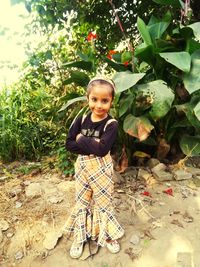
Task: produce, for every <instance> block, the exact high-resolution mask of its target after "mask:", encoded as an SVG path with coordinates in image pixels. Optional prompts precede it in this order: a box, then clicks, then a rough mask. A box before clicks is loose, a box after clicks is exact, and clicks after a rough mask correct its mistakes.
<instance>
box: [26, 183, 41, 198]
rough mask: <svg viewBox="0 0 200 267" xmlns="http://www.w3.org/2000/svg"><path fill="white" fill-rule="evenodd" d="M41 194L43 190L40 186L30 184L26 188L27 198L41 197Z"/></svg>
mask: <svg viewBox="0 0 200 267" xmlns="http://www.w3.org/2000/svg"><path fill="white" fill-rule="evenodd" d="M42 192H43V189H42V187H41V184H39V183H32V184H30V185H28V186H27V188H26V191H25V194H26V196H27V197H36V196H41V195H42Z"/></svg>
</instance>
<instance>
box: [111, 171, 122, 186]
mask: <svg viewBox="0 0 200 267" xmlns="http://www.w3.org/2000/svg"><path fill="white" fill-rule="evenodd" d="M113 181H114V183H115V184H121V183H123V181H124V179H123V177H122V176H121V174H120V173H118V172H115V171H114V173H113Z"/></svg>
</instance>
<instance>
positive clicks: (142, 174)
mask: <svg viewBox="0 0 200 267" xmlns="http://www.w3.org/2000/svg"><path fill="white" fill-rule="evenodd" d="M151 176H152V175H151V173H149V172H148V171H146V170H144V169H139V171H138V178H142V179H144V180H145V181H147V180H148V179H149V178H150V177H151Z"/></svg>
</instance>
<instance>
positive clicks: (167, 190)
mask: <svg viewBox="0 0 200 267" xmlns="http://www.w3.org/2000/svg"><path fill="white" fill-rule="evenodd" d="M163 193H165V194H167V195H170V196H173V190H172V188H168V189H166V190H164V191H163Z"/></svg>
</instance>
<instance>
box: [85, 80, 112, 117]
mask: <svg viewBox="0 0 200 267" xmlns="http://www.w3.org/2000/svg"><path fill="white" fill-rule="evenodd" d="M112 100H113V99H112V89H111V88H110V86H109V85H102V84H101V85H94V86H93V87H92V88H91V90H90V94H89V96H88V104H89V108H90V110H91V111H92V113H93V115H94V116H95V118H97V119H100V120H101V119H104V118H105V117H106V116H107V113H108V111H109V109H110V107H111V104H112Z"/></svg>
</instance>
